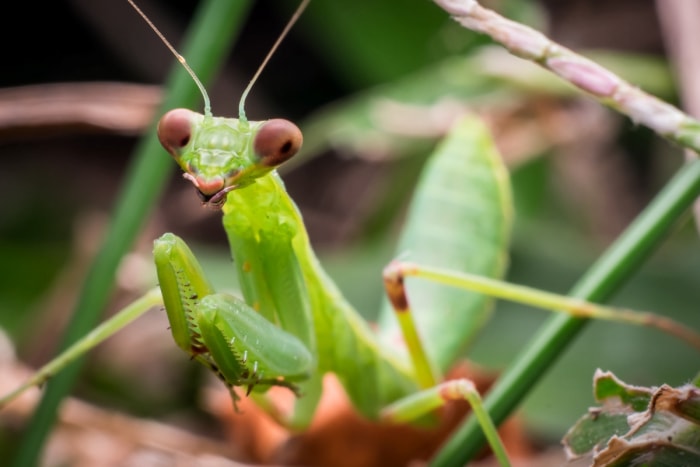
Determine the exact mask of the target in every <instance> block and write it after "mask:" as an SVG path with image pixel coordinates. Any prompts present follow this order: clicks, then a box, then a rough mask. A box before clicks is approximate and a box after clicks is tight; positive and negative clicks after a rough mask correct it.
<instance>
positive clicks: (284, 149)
mask: <svg viewBox="0 0 700 467" xmlns="http://www.w3.org/2000/svg"><path fill="white" fill-rule="evenodd" d="M303 139H304V138H303V137H302V135H301V130H299V127H297V126H296V125H295V124H293V123H292V122H290V121H289V120H283V119H281V118H275V119H272V120H268V121H267V122H265V123H264V124H263V125H262V126H261V127H260V129H259V130H258V134H257V135H255V140H254V141H253V149H254V150H255V153H256V154H257V155H258V156H259V157H260V159H261V162H262V163H263V165H266V166H268V167H276V166H278V165H280V164H281V163H282V162H284V161H286V160H287V159H289V158H290V157H292V156H293V155H294V154H296V153H297V152H298V151H299V148H301V143H302V141H303Z"/></svg>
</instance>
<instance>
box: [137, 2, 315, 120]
mask: <svg viewBox="0 0 700 467" xmlns="http://www.w3.org/2000/svg"><path fill="white" fill-rule="evenodd" d="M127 1H128V2H129V3H130V4H131V6H132V7H134V10H136V12H137V13H138V14H139V15H141V17H142V18H143V19H144V21H146V24H148V25H149V26H150V27H151V29H153V32H155V33H156V35H158V37H159V38H160V40H161V41H163V43H164V44H165V45H166V46H167V47H168V49H170V51H171V52H172V53H173V55H174V56H175V58H177V60H178V61H179V62H180V63H181V64H182V66H183V67H185V70H187V73H189V75H190V76H191V77H192V79H193V80H194V82H195V84H196V85H197V87H198V88H199V91H200V92H201V93H202V97H203V98H204V115H205V116H207V117H211V116H212V113H211V103H210V102H209V95H208V94H207V91H206V89H204V85H203V84H202V82H201V81H200V80H199V78H197V75H196V74H195V72H194V70H192V68H190V66H189V65H188V64H187V60H185V57H183V56H182V55H180V54H179V53H178V51H177V50H175V47H173V46H172V44H170V42H168V40H167V39H166V38H165V36H164V35H163V34H162V33H161V32H160V30H159V29H158V28H157V27H156V25H155V24H153V22H152V21H151V20H150V19H149V18H148V16H146V14H145V13H144V12H143V11H141V8H139V7H138V6H137V5H136V3H134V0H127ZM310 1H311V0H302V2H301V3H300V4H299V6H298V7H297V9H296V11H294V14H293V15H292V17H291V19H290V20H289V22H287V25H286V26H285V27H284V29H283V30H282V33H281V34H280V35H279V37H278V38H277V40H276V41H275V43H274V44H273V45H272V48H271V49H270V51H269V52H268V53H267V55H266V56H265V59H264V60H263V62H262V64H260V66H259V67H258V70H257V71H256V72H255V74H254V75H253V78H252V79H251V80H250V82H249V83H248V86H246V88H245V90H244V91H243V94H241V101H240V103H239V104H238V118H239V119H240V120H242V121H244V122H245V121H247V120H248V119H247V118H246V115H245V110H244V109H243V107H244V105H245V99H246V97H248V93H249V92H250V90H251V88H252V87H253V85H254V84H255V81H257V79H258V77H259V76H260V73H262V71H263V69H264V68H265V66H266V65H267V63H268V62H269V61H270V58H272V55H273V54H274V53H275V52H276V51H277V48H278V47H279V45H280V44H281V43H282V41H283V40H284V38H285V37H286V36H287V34H288V33H289V30H290V29H292V26H294V24H295V23H296V22H297V20H298V19H299V17H300V16H301V14H302V13H303V12H304V10H305V9H306V7H307V6H308V4H309V2H310Z"/></svg>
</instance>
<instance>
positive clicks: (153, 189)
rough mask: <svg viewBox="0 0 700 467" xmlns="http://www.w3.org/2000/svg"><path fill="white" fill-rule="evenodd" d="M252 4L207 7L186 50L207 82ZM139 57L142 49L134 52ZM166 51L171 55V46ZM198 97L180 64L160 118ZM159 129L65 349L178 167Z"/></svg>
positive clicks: (135, 172) (56, 385) (133, 176)
mask: <svg viewBox="0 0 700 467" xmlns="http://www.w3.org/2000/svg"><path fill="white" fill-rule="evenodd" d="M248 3H249V2H245V1H243V0H241V1H235V2H233V1H230V0H211V1H208V2H204V3H202V6H201V7H200V9H199V11H198V12H197V15H196V17H195V19H194V20H193V24H192V27H191V29H190V31H191V32H190V34H189V35H188V39H186V41H185V44H186V45H185V47H184V48H183V50H182V52H183V55H185V56H186V57H187V59H188V62H189V63H190V65H191V67H192V68H193V69H194V70H196V72H197V73H198V75H199V78H200V79H201V80H202V81H203V82H205V83H206V82H208V81H209V80H210V79H211V78H212V76H213V75H214V73H215V70H216V69H217V67H218V65H219V63H220V62H221V61H222V60H223V59H224V57H225V56H226V54H227V52H228V50H229V46H230V43H231V40H232V38H233V36H234V34H235V33H236V31H237V29H238V27H239V25H240V23H241V21H242V20H243V18H244V16H245V12H246V9H247V7H248ZM139 21H141V20H140V19H139V17H138V16H137V15H136V13H134V27H138V23H139ZM143 27H146V25H145V24H144V25H143ZM154 40H157V38H154ZM134 53H139V51H138V50H134ZM163 53H166V54H167V53H168V51H167V49H165V47H163ZM198 96H199V91H198V90H197V87H196V85H195V84H194V83H193V82H192V80H191V78H190V77H189V75H187V73H186V72H185V71H184V70H183V69H182V68H181V67H180V66H179V64H178V65H177V67H176V70H175V71H174V72H173V73H172V74H171V76H170V78H169V81H168V92H167V96H166V98H165V101H164V102H163V104H162V106H161V112H159V115H160V113H162V111H163V110H167V109H170V108H173V107H187V106H193V105H195V103H196V102H197V101H198ZM154 130H155V125H154V126H153V128H152V131H151V132H150V133H149V135H148V136H147V137H145V138H144V139H143V140H142V141H141V143H140V144H139V146H138V148H137V150H136V155H135V156H134V160H133V162H132V165H131V167H130V169H129V171H128V173H127V175H128V176H127V182H126V185H125V187H124V188H123V191H122V193H121V195H120V197H119V200H118V202H117V206H116V208H115V214H114V217H113V219H112V226H111V228H110V229H109V230H108V232H109V233H108V235H107V238H106V239H105V241H104V244H103V246H102V249H101V250H100V252H99V253H98V255H97V257H96V258H95V260H94V262H93V263H92V265H91V268H90V271H89V272H88V274H87V278H86V281H85V283H84V285H83V289H82V293H81V296H80V298H79V301H78V305H77V307H76V310H75V313H74V315H73V318H72V320H71V322H70V323H69V325H68V329H67V330H66V333H65V336H64V338H63V342H62V345H61V350H63V349H66V348H68V347H69V346H70V345H71V344H72V343H73V342H75V341H76V340H78V339H79V338H80V337H81V336H83V335H84V334H86V333H87V332H88V331H89V330H90V329H92V328H93V327H94V326H95V324H96V322H97V321H98V319H99V316H100V313H101V312H102V310H103V309H104V307H105V305H106V303H107V299H108V296H109V293H110V292H111V289H112V284H113V282H114V275H115V271H116V269H117V266H118V264H119V262H120V260H121V258H122V256H123V255H124V254H125V253H126V252H127V251H128V249H129V248H130V247H131V244H132V242H133V240H134V238H135V237H136V235H137V233H138V232H139V230H140V228H141V226H142V224H143V222H144V220H145V219H146V217H147V215H148V213H149V211H150V209H151V208H152V206H153V205H154V203H155V201H156V200H157V198H158V196H159V194H160V193H161V191H162V188H163V186H164V184H165V181H166V179H167V177H168V176H169V174H170V173H171V170H172V169H173V167H174V166H173V164H172V161H171V160H170V158H169V157H167V156H166V155H165V154H164V151H163V149H162V148H161V147H160V144H159V143H158V139H157V137H156V135H155V131H154ZM81 367H82V359H80V360H77V361H76V362H74V363H73V364H71V365H69V366H68V367H67V368H66V369H65V370H64V371H63V372H62V373H61V374H59V375H58V376H57V377H56V378H54V379H53V380H52V381H50V382H49V383H48V384H47V390H46V395H45V396H44V398H43V399H42V401H41V403H40V405H39V408H38V409H37V411H36V413H35V414H34V416H33V418H32V420H31V422H30V424H29V426H28V429H27V433H26V436H25V437H24V439H23V442H22V444H21V445H20V449H19V453H18V455H17V457H16V458H15V460H14V465H15V466H18V467H20V466H21V467H26V466H32V465H36V464H37V457H38V456H39V453H40V452H41V446H42V444H43V442H44V440H45V438H46V436H47V435H48V433H49V431H50V430H51V427H52V426H53V424H54V422H55V419H56V410H57V408H58V405H59V404H60V402H61V400H62V399H63V397H64V396H65V395H66V394H68V392H69V391H70V390H71V388H72V386H73V384H74V383H75V380H76V378H77V376H78V373H79V372H80V369H81Z"/></svg>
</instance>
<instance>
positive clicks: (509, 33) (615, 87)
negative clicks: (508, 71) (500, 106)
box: [435, 0, 700, 153]
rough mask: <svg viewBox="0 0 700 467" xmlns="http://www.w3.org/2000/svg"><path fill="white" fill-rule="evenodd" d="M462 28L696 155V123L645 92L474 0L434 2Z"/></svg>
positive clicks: (699, 143) (699, 144) (699, 133)
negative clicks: (486, 36)
mask: <svg viewBox="0 0 700 467" xmlns="http://www.w3.org/2000/svg"><path fill="white" fill-rule="evenodd" d="M435 3H436V4H438V5H439V6H440V7H441V8H443V9H444V10H445V11H447V12H448V13H449V14H450V15H452V17H453V18H454V19H455V20H456V21H457V22H458V23H460V24H461V25H462V26H464V27H466V28H468V29H471V30H473V31H476V32H480V33H483V34H487V35H489V36H491V38H492V39H493V40H495V41H496V42H498V43H500V44H501V45H503V46H504V47H505V48H506V49H508V51H510V52H511V53H512V54H513V55H516V56H518V57H521V58H524V59H526V60H530V61H532V62H535V63H537V64H539V65H541V66H542V67H544V68H546V69H548V70H550V71H551V72H553V73H555V74H556V75H557V76H559V77H561V78H563V79H564V80H566V81H568V82H569V83H571V84H573V85H574V86H576V87H577V88H579V89H581V90H583V91H585V92H586V93H588V94H590V95H591V96H593V97H595V98H596V99H597V100H598V101H600V102H601V103H603V104H605V105H608V106H610V107H612V108H613V109H615V110H617V111H618V112H620V113H623V114H625V115H627V116H628V117H629V118H631V119H632V120H633V121H634V122H636V123H639V124H642V125H645V126H647V127H649V128H651V129H652V130H654V131H655V132H657V133H658V134H659V135H661V136H663V137H665V138H667V139H669V140H671V141H674V142H676V143H678V144H679V145H681V146H683V147H685V148H689V149H692V150H693V151H695V152H696V153H700V122H699V121H698V120H695V119H694V118H692V117H690V116H689V115H687V114H685V113H683V112H681V111H680V110H679V109H677V108H676V107H674V106H672V105H670V104H668V103H666V102H663V101H662V100H660V99H658V98H656V97H654V96H652V95H650V94H647V93H646V92H644V91H642V90H641V89H639V88H637V87H636V86H633V85H631V84H630V83H628V82H626V81H624V80H623V79H622V78H620V77H619V76H617V75H616V74H614V73H612V72H611V71H609V70H607V69H605V68H604V67H602V66H600V65H598V64H597V63H595V62H593V61H591V60H589V59H587V58H585V57H583V56H581V55H579V54H577V53H575V52H574V51H572V50H569V49H567V48H566V47H564V46H562V45H559V44H557V43H556V42H554V41H552V40H551V39H549V38H548V37H547V36H545V35H544V34H542V33H540V32H538V31H535V30H534V29H532V28H529V27H527V26H525V25H522V24H520V23H516V22H514V21H511V20H509V19H506V18H504V17H503V16H501V15H499V14H498V13H496V12H495V11H492V10H489V9H486V8H483V7H482V6H481V5H479V3H478V2H477V1H476V0H435Z"/></svg>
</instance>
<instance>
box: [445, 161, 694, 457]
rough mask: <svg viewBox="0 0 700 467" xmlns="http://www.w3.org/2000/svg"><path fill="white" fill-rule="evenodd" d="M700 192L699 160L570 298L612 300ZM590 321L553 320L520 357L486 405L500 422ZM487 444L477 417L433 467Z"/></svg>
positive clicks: (680, 175)
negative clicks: (614, 294)
mask: <svg viewBox="0 0 700 467" xmlns="http://www.w3.org/2000/svg"><path fill="white" fill-rule="evenodd" d="M699 194H700V160H697V159H696V160H693V161H692V162H690V163H688V164H686V165H685V166H684V167H682V168H681V169H680V171H679V172H678V173H677V174H676V176H675V177H674V178H673V179H672V180H671V181H670V182H669V183H668V184H667V185H666V187H665V188H664V189H663V190H662V191H661V192H660V193H659V194H658V195H657V196H656V198H655V199H654V200H653V201H652V203H651V204H650V205H649V206H648V207H647V208H646V209H645V210H644V211H643V212H642V213H641V214H640V215H639V216H638V217H637V219H636V220H635V221H634V222H633V223H632V224H631V225H630V226H629V227H628V228H627V230H626V231H625V232H624V233H623V234H622V235H621V236H620V237H619V238H618V240H617V241H616V242H615V243H614V244H613V245H612V246H611V247H610V248H608V250H607V251H606V253H605V254H604V255H603V256H601V257H600V258H599V260H598V261H597V262H596V263H595V264H594V265H593V266H592V267H591V268H590V269H589V270H588V272H587V274H586V275H584V277H583V278H581V280H580V281H579V282H578V284H577V285H576V286H575V287H574V289H573V291H572V293H571V295H572V296H574V297H579V298H583V299H586V300H590V301H597V302H599V301H602V300H605V299H606V298H608V297H610V295H612V293H613V292H615V290H617V289H618V288H619V287H620V286H621V285H622V284H623V283H624V282H625V280H627V279H629V278H630V277H631V276H632V274H633V273H634V272H635V270H636V268H637V267H638V266H639V265H640V264H642V263H643V262H644V261H645V260H646V259H647V258H648V257H649V256H650V254H651V253H652V252H653V251H654V249H655V247H657V246H658V245H659V244H660V243H661V241H662V240H663V239H664V238H665V236H666V234H667V233H668V232H669V231H670V230H671V229H672V228H673V227H674V226H675V225H676V223H677V221H678V219H679V218H680V217H681V216H682V215H683V214H684V213H685V212H686V211H687V209H688V208H689V207H690V206H691V205H692V203H693V201H694V200H695V199H696V198H697V197H698V195H699ZM586 322H587V321H586V320H583V319H580V318H572V317H570V316H566V315H557V316H554V317H552V318H550V319H549V320H548V321H547V322H546V323H545V325H544V326H543V328H542V330H541V331H540V332H539V334H538V335H537V336H535V338H534V339H533V341H532V342H531V344H530V345H528V346H527V347H526V350H525V351H524V352H523V353H522V354H521V355H520V357H519V358H518V359H517V360H516V361H515V362H513V363H512V364H511V366H510V367H509V368H508V369H507V370H506V372H505V373H504V374H503V375H502V376H501V378H500V379H499V380H498V382H497V383H496V385H495V386H494V387H493V388H492V389H491V392H490V393H489V394H488V396H487V397H486V399H485V403H484V405H485V406H486V408H487V409H488V411H489V414H490V415H491V417H492V419H493V420H494V422H495V423H497V424H499V423H501V422H502V421H503V420H505V418H506V417H507V416H508V415H509V414H510V413H511V412H512V411H513V410H514V409H515V408H516V407H517V406H518V404H519V403H520V402H521V401H522V399H523V398H524V397H525V395H527V393H528V391H529V390H530V388H532V387H533V386H534V384H535V383H536V382H537V381H538V380H539V379H540V378H541V377H542V376H543V375H544V373H545V372H546V371H547V370H548V369H549V367H550V366H551V365H553V364H554V362H555V361H556V359H557V357H558V356H559V355H561V353H562V352H563V350H564V349H566V347H567V346H568V345H569V343H570V342H572V340H573V338H574V337H575V336H576V334H578V333H579V332H580V331H581V330H582V329H583V327H584V325H585V324H586ZM483 443H484V438H483V434H482V432H481V430H480V428H479V425H478V423H477V422H476V420H475V419H474V418H473V417H470V419H469V420H467V422H466V423H465V424H464V425H462V426H461V427H460V429H459V430H458V431H457V432H456V433H455V435H454V436H453V437H452V438H451V439H450V440H449V441H448V442H447V443H446V444H445V445H444V446H443V448H442V450H441V451H440V452H439V453H438V454H437V455H436V457H435V458H434V459H433V461H432V463H431V465H434V466H457V465H464V464H465V463H466V462H467V461H468V460H469V459H471V458H472V457H474V455H475V454H476V453H477V452H478V451H479V449H480V448H481V446H482V445H483Z"/></svg>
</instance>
